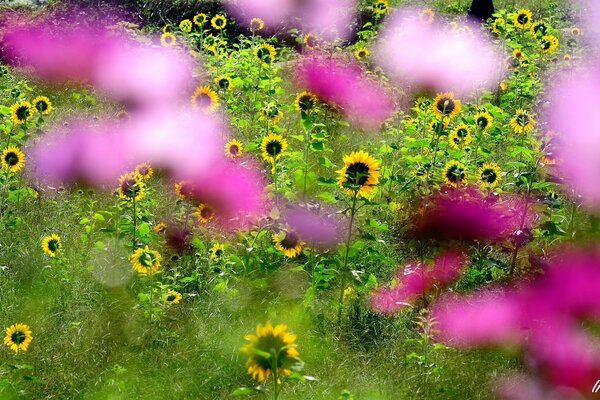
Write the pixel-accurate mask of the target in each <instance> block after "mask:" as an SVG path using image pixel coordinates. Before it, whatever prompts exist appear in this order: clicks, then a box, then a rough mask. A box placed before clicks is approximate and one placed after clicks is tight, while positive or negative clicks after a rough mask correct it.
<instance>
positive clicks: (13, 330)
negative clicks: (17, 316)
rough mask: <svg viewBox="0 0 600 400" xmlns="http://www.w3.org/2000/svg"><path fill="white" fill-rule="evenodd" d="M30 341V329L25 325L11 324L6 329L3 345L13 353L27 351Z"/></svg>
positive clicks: (31, 338)
mask: <svg viewBox="0 0 600 400" xmlns="http://www.w3.org/2000/svg"><path fill="white" fill-rule="evenodd" d="M32 340H33V336H32V335H31V328H30V327H29V326H27V325H25V324H20V323H19V324H13V325H11V326H9V327H8V328H6V336H5V337H4V344H5V345H6V346H8V347H9V348H10V349H11V350H12V351H14V352H15V353H18V352H19V351H27V348H28V347H29V344H30V343H31V341H32Z"/></svg>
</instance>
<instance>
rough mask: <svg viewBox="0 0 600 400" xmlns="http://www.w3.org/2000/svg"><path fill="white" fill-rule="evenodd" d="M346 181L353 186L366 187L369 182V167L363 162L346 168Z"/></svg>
mask: <svg viewBox="0 0 600 400" xmlns="http://www.w3.org/2000/svg"><path fill="white" fill-rule="evenodd" d="M346 179H347V181H348V182H349V183H350V184H351V185H355V186H364V184H365V183H367V181H368V180H369V166H368V165H367V164H365V163H362V162H355V163H352V164H350V165H348V168H346Z"/></svg>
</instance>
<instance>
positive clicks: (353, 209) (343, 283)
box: [337, 190, 358, 325]
mask: <svg viewBox="0 0 600 400" xmlns="http://www.w3.org/2000/svg"><path fill="white" fill-rule="evenodd" d="M357 198H358V190H355V191H354V196H353V197H352V207H351V208H350V224H349V226H348V237H347V238H346V254H345V255H344V265H343V266H342V269H341V271H340V274H341V275H342V280H341V282H340V297H339V303H340V305H339V307H340V308H339V309H338V316H337V319H338V325H339V324H340V323H341V322H342V309H343V306H344V290H345V286H346V275H347V271H346V269H347V268H348V258H349V255H350V242H351V241H352V227H353V226H354V217H355V216H356V199H357Z"/></svg>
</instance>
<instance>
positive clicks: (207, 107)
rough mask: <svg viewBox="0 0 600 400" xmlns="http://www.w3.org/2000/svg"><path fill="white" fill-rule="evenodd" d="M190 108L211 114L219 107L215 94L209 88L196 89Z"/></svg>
mask: <svg viewBox="0 0 600 400" xmlns="http://www.w3.org/2000/svg"><path fill="white" fill-rule="evenodd" d="M191 102H192V107H194V110H199V111H202V112H205V113H212V112H213V111H215V110H216V109H217V108H218V107H219V98H218V96H217V92H215V91H214V90H212V89H211V88H210V87H209V86H201V87H197V88H196V90H195V91H194V94H193V95H192V99H191Z"/></svg>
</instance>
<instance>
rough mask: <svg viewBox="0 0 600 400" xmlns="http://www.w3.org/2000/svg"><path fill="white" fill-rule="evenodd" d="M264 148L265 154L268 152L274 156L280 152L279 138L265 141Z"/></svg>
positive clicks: (281, 146)
mask: <svg viewBox="0 0 600 400" xmlns="http://www.w3.org/2000/svg"><path fill="white" fill-rule="evenodd" d="M265 148H266V150H267V154H269V155H270V156H271V157H275V156H277V155H278V154H280V153H281V151H282V150H283V145H282V144H281V142H280V141H279V140H271V141H269V143H267V145H266V146H265Z"/></svg>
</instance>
